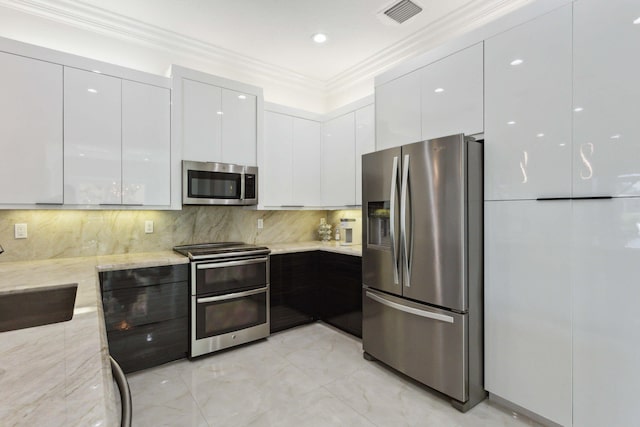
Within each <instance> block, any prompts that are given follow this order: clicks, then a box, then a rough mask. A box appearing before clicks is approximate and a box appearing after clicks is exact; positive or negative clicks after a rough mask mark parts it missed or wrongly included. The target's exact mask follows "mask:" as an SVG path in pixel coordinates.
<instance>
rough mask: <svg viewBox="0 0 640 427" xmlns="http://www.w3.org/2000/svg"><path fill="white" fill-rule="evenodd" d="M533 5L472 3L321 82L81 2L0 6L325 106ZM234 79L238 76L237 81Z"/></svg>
mask: <svg viewBox="0 0 640 427" xmlns="http://www.w3.org/2000/svg"><path fill="white" fill-rule="evenodd" d="M532 1H534V0H471V1H469V2H468V3H466V4H465V5H464V6H462V7H460V8H458V9H456V10H455V11H453V12H451V13H449V14H448V15H446V16H444V17H443V18H441V19H438V20H437V21H436V22H434V23H433V24H431V25H429V26H427V27H424V28H422V29H420V30H418V31H416V32H415V33H413V34H411V35H410V36H408V37H406V38H405V39H403V40H401V41H399V42H397V43H395V44H393V45H391V46H389V47H387V48H385V49H383V50H381V51H380V52H378V53H376V54H375V55H373V56H371V57H369V58H367V59H365V60H364V61H361V62H359V63H358V64H355V65H354V66H352V67H350V68H349V69H347V70H344V71H343V72H341V73H339V74H337V75H336V76H334V77H332V78H330V79H328V80H327V81H323V80H320V79H315V78H311V77H308V76H305V75H302V74H300V73H296V72H294V71H292V70H289V69H287V68H284V67H280V66H277V65H274V64H270V63H267V62H264V61H260V60H257V59H255V58H251V57H248V56H245V55H241V54H238V53H236V52H233V51H231V50H228V49H225V48H222V47H220V46H216V45H214V44H211V43H207V42H204V41H202V40H199V39H196V38H192V37H189V36H185V35H183V34H180V33H177V32H173V31H169V30H166V29H164V28H161V27H157V26H154V25H150V24H147V23H144V22H142V21H139V20H136V19H132V18H129V17H126V16H123V15H120V14H117V13H114V12H110V11H108V10H105V9H102V8H99V7H95V6H92V5H87V4H85V3H83V2H82V1H81V0H0V6H4V7H7V8H11V9H14V10H18V11H20V12H23V13H27V14H30V15H35V16H38V17H41V18H45V19H48V20H51V21H54V22H58V23H62V24H64V25H69V26H73V27H76V28H80V29H83V30H87V31H92V32H96V33H99V34H102V35H105V36H107V37H112V38H117V39H121V40H125V41H127V42H130V43H134V44H138V45H142V46H145V47H150V48H153V49H156V50H161V51H164V52H168V53H170V54H172V55H175V56H177V57H188V58H191V59H195V60H197V61H201V62H204V63H209V64H212V65H216V66H222V67H227V68H229V69H235V70H239V74H240V77H242V78H247V79H250V80H251V81H254V82H255V81H259V82H265V81H268V82H271V83H273V84H275V85H277V86H279V87H286V88H289V89H293V90H296V91H300V92H301V93H307V94H312V95H315V96H317V97H319V98H322V99H324V100H325V101H326V100H327V99H329V98H330V97H331V96H335V95H336V94H339V93H341V92H344V91H345V90H348V89H349V88H351V87H354V86H356V85H362V84H363V83H365V82H366V83H367V84H368V83H370V84H371V90H372V91H373V78H374V77H375V76H376V75H378V74H380V73H382V72H384V71H386V70H389V69H390V68H392V67H394V66H396V65H398V64H399V63H400V62H402V61H405V60H407V59H409V58H413V57H416V56H417V55H420V54H422V53H425V52H426V51H428V50H430V49H432V48H434V47H436V46H437V45H438V44H440V43H442V42H444V41H446V40H450V39H452V38H454V37H456V36H459V35H461V34H464V33H467V32H469V31H471V30H473V29H475V28H478V27H480V26H482V25H483V24H485V23H487V22H489V21H491V20H494V19H496V18H497V17H500V16H502V15H505V14H506V13H508V12H511V11H513V10H515V9H517V8H520V7H522V6H524V5H526V4H528V3H531V2H532ZM236 78H238V77H236Z"/></svg>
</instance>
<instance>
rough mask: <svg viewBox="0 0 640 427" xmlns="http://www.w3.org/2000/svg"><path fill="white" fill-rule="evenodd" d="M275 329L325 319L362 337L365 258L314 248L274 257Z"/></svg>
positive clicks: (272, 299)
mask: <svg viewBox="0 0 640 427" xmlns="http://www.w3.org/2000/svg"><path fill="white" fill-rule="evenodd" d="M270 282H271V283H270V295H271V304H270V310H271V332H278V331H282V330H284V329H288V328H292V327H294V326H298V325H302V324H305V323H311V322H314V321H316V320H322V321H324V322H326V323H329V324H331V325H333V326H335V327H337V328H339V329H342V330H344V331H346V332H349V333H350V334H353V335H355V336H357V337H362V259H361V258H360V257H358V256H353V255H343V254H337V253H330V252H323V251H314V252H296V253H288V254H281V255H272V256H271V277H270Z"/></svg>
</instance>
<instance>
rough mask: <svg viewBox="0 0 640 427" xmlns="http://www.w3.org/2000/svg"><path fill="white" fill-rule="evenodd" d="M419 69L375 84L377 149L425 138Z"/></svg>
mask: <svg viewBox="0 0 640 427" xmlns="http://www.w3.org/2000/svg"><path fill="white" fill-rule="evenodd" d="M420 71H421V70H417V71H414V72H412V73H410V74H407V75H406V76H402V77H400V78H398V79H396V80H392V81H390V82H388V83H385V84H383V85H380V86H376V150H384V149H385V148H390V147H398V146H400V145H403V144H409V143H412V142H417V141H420V140H421V139H422V127H421V126H422V123H421V122H422V119H421V113H420V111H421V110H420V108H421V107H420V103H421V98H420V85H421V77H422V74H421V72H420Z"/></svg>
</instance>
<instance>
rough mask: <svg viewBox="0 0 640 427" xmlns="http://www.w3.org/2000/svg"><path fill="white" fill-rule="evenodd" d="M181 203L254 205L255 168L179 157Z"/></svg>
mask: <svg viewBox="0 0 640 427" xmlns="http://www.w3.org/2000/svg"><path fill="white" fill-rule="evenodd" d="M182 204H183V205H257V204H258V168H257V167H254V166H241V165H233V164H229V163H215V162H194V161H189V160H183V161H182Z"/></svg>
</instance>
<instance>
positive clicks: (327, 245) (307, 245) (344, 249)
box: [264, 240, 362, 256]
mask: <svg viewBox="0 0 640 427" xmlns="http://www.w3.org/2000/svg"><path fill="white" fill-rule="evenodd" d="M264 246H266V247H268V248H269V249H271V255H278V254H286V253H291V252H308V251H326V252H336V253H340V254H345V255H353V256H362V245H349V246H341V245H340V243H339V242H321V241H317V240H313V241H309V242H294V243H267V244H265V245H264Z"/></svg>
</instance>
